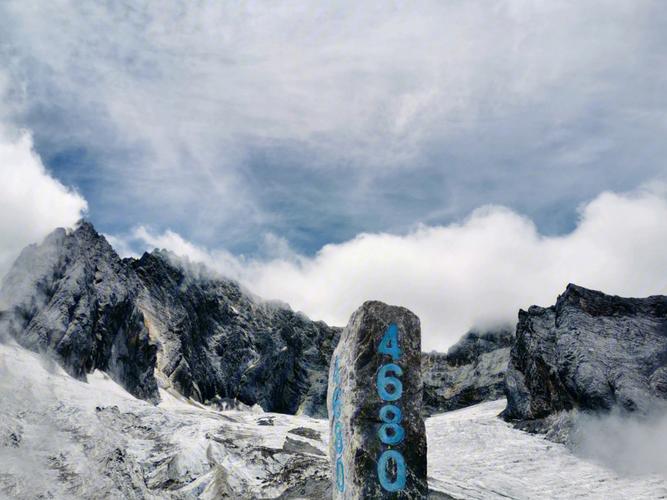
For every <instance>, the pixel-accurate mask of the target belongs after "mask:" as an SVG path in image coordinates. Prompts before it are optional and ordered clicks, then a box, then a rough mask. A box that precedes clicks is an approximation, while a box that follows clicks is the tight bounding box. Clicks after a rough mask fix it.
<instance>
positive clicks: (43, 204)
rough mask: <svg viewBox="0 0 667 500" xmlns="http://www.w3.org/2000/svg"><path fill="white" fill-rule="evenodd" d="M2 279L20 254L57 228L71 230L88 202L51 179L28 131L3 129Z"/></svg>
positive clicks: (0, 187)
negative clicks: (27, 246) (29, 245)
mask: <svg viewBox="0 0 667 500" xmlns="http://www.w3.org/2000/svg"><path fill="white" fill-rule="evenodd" d="M0 180H1V182H0V277H1V276H3V275H4V274H5V272H6V271H7V270H8V268H9V266H10V265H11V263H12V262H13V260H14V259H15V258H16V257H17V255H18V254H19V252H20V251H21V250H22V249H23V248H24V247H25V246H26V245H28V244H30V243H35V242H38V241H40V240H41V239H42V238H43V237H44V236H46V235H47V234H48V233H49V232H50V231H52V230H53V228H54V227H56V226H66V227H67V226H72V225H73V224H74V223H75V222H76V221H77V220H78V219H79V218H81V216H82V214H83V213H84V212H85V210H86V201H85V200H84V199H83V198H82V197H81V196H80V195H79V194H78V193H76V192H75V191H72V190H71V189H69V188H67V187H65V186H63V185H62V184H61V183H60V182H58V181H57V180H55V179H54V178H53V177H51V176H50V175H49V173H48V172H47V171H46V169H45V168H44V165H43V164H42V162H41V160H40V158H39V156H38V155H37V154H36V153H35V152H34V150H33V147H32V139H31V137H30V134H29V133H28V132H26V131H21V132H18V133H11V132H10V131H9V130H7V129H5V128H3V127H2V125H0Z"/></svg>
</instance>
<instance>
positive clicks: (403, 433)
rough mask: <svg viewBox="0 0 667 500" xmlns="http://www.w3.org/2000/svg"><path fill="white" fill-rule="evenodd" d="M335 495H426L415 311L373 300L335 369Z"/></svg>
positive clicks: (345, 336)
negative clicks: (413, 312)
mask: <svg viewBox="0 0 667 500" xmlns="http://www.w3.org/2000/svg"><path fill="white" fill-rule="evenodd" d="M327 405H328V410H329V428H330V431H331V436H330V439H329V450H330V453H329V455H330V458H331V470H332V481H333V484H334V487H333V493H334V498H340V499H342V498H345V499H351V498H354V499H370V498H397V499H398V498H405V499H408V498H409V499H419V498H426V497H427V494H428V486H427V482H426V431H425V428H424V420H423V418H422V376H421V332H420V325H419V319H418V318H417V316H415V315H414V314H412V313H411V312H410V311H408V310H407V309H404V308H402V307H395V306H388V305H386V304H383V303H381V302H365V303H364V304H363V305H362V306H361V307H360V308H359V309H358V310H357V311H356V312H355V313H354V314H353V315H352V317H351V319H350V322H349V323H348V325H347V326H346V327H345V329H344V330H343V333H342V334H341V340H340V342H339V344H338V346H337V347H336V350H335V352H334V355H333V359H332V366H331V368H330V372H329V391H328V398H327Z"/></svg>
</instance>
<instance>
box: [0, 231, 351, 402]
mask: <svg viewBox="0 0 667 500" xmlns="http://www.w3.org/2000/svg"><path fill="white" fill-rule="evenodd" d="M0 311H2V313H1V315H0V322H1V323H2V324H1V325H0V331H8V332H9V333H10V334H11V335H12V336H13V337H14V338H16V339H17V341H18V342H19V343H20V344H22V345H23V346H25V347H28V348H30V349H32V350H36V351H43V352H47V353H49V354H50V355H52V356H54V357H55V358H56V359H57V360H58V361H59V362H60V363H61V364H62V366H63V367H64V368H65V369H66V370H67V371H68V372H69V373H70V374H71V375H73V376H74V377H77V378H85V375H86V373H90V372H91V371H93V370H95V369H99V370H103V371H105V372H107V373H108V374H109V375H110V376H111V377H112V378H113V379H114V380H115V381H116V382H118V383H119V384H121V385H122V386H123V387H124V388H126V389H127V390H128V391H129V392H130V393H132V394H134V395H135V396H137V397H140V398H143V399H147V400H151V401H157V400H158V399H159V394H158V382H159V384H160V385H161V386H162V387H165V388H173V389H175V390H177V391H178V392H180V393H182V394H183V395H185V396H187V397H191V398H193V399H195V400H197V401H201V402H206V403H215V402H216V401H225V400H228V399H232V400H238V401H240V402H242V403H244V404H247V405H254V404H259V405H261V406H262V407H263V408H264V410H266V411H276V412H284V413H306V414H310V415H324V414H325V412H326V406H325V404H326V376H327V375H326V374H327V371H328V365H329V359H330V357H331V353H332V351H333V349H334V347H335V345H336V342H337V340H338V335H339V329H337V328H332V327H328V326H327V325H326V324H324V323H321V322H313V321H310V320H309V319H308V318H307V317H305V316H304V315H302V314H300V313H295V312H293V311H292V310H291V309H289V307H288V306H285V305H279V304H275V303H269V302H264V301H261V300H259V299H257V298H255V297H253V296H252V295H251V294H249V293H247V292H245V291H244V290H242V289H241V288H240V287H239V285H238V284H237V283H235V282H233V281H231V280H227V279H223V278H221V277H217V276H213V275H212V274H211V272H210V271H207V270H205V269H204V268H202V267H198V266H194V265H190V264H188V263H186V262H183V261H180V260H178V259H177V258H176V257H175V256H173V255H171V254H168V253H166V252H163V251H157V250H156V251H154V252H152V253H150V254H149V253H146V254H144V255H143V257H141V258H140V259H138V260H137V259H123V260H121V259H120V258H119V257H118V255H117V254H116V252H115V251H114V250H113V248H112V247H111V246H110V245H109V243H108V242H107V241H106V239H105V238H104V237H103V236H101V235H100V234H98V233H97V232H96V231H95V229H94V228H93V226H92V225H90V224H89V223H87V222H81V223H80V224H79V225H78V227H77V228H76V229H75V230H74V231H66V230H64V229H58V230H56V231H54V232H53V233H52V234H51V235H50V236H48V237H47V238H46V239H45V241H44V242H43V243H42V244H40V245H31V246H30V247H28V248H26V249H25V250H24V251H23V252H22V254H21V255H20V257H19V258H18V259H17V261H16V263H15V264H14V266H13V267H12V269H11V270H10V272H9V273H8V275H7V276H6V277H5V279H4V281H3V285H2V289H1V290H0Z"/></svg>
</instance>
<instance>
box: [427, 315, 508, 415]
mask: <svg viewBox="0 0 667 500" xmlns="http://www.w3.org/2000/svg"><path fill="white" fill-rule="evenodd" d="M513 340H514V333H513V332H512V330H510V329H509V328H499V329H497V330H492V331H487V332H483V333H481V332H478V331H475V330H472V331H470V332H468V333H466V334H465V335H464V336H463V338H461V340H459V341H458V342H457V343H456V344H455V345H453V346H452V347H451V348H450V349H449V351H448V352H447V354H443V353H437V352H432V353H424V354H423V355H422V372H423V376H424V411H425V412H426V414H429V415H431V414H434V413H438V412H443V411H450V410H457V409H459V408H464V407H466V406H470V405H474V404H477V403H481V402H484V401H492V400H495V399H500V398H502V397H503V396H504V390H505V372H506V370H507V364H508V362H509V358H510V347H511V345H512V342H513Z"/></svg>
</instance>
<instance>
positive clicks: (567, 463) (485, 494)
mask: <svg viewBox="0 0 667 500" xmlns="http://www.w3.org/2000/svg"><path fill="white" fill-rule="evenodd" d="M504 408H505V401H504V400H501V401H494V402H491V403H482V404H479V405H475V406H472V407H470V408H464V409H462V410H457V411H453V412H449V413H444V414H441V415H437V416H435V417H432V418H430V419H428V420H427V422H426V430H427V434H428V448H429V453H428V465H429V475H430V476H432V477H433V478H434V479H437V480H438V489H441V490H443V491H446V492H447V493H449V494H450V495H452V496H453V497H455V498H466V499H468V498H469V499H487V498H515V499H546V498H554V499H556V498H562V499H570V498H598V499H644V498H646V499H655V498H667V480H666V479H665V478H664V477H660V476H656V475H654V476H627V477H621V476H619V475H617V474H616V473H614V472H612V471H611V470H609V469H607V468H605V467H604V466H602V465H598V464H595V463H593V462H590V461H587V460H583V459H581V458H578V457H577V456H575V455H573V454H572V453H571V452H570V450H568V448H567V447H565V446H564V445H560V444H555V443H552V442H550V441H547V440H545V439H543V438H542V437H540V436H534V435H531V434H527V433H524V432H522V431H517V430H515V429H513V428H512V427H511V426H510V425H508V424H507V423H505V422H503V421H502V420H500V419H498V418H496V415H498V414H499V413H500V412H501V411H502V410H503V409H504Z"/></svg>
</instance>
